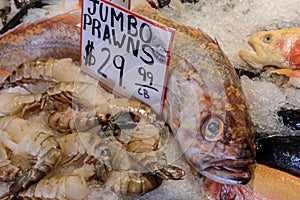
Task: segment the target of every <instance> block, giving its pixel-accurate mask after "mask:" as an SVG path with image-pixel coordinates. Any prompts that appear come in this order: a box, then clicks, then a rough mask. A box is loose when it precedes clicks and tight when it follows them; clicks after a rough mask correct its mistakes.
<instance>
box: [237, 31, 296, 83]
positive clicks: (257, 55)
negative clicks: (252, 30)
mask: <svg viewBox="0 0 300 200" xmlns="http://www.w3.org/2000/svg"><path fill="white" fill-rule="evenodd" d="M248 43H249V45H250V46H251V47H252V48H253V50H254V51H248V50H242V51H240V52H239V55H240V57H241V58H242V59H243V60H244V61H246V62H247V63H248V64H250V65H251V66H253V67H255V68H263V67H265V66H274V67H276V68H280V69H276V70H273V71H272V72H273V73H277V74H284V75H286V76H289V77H290V83H291V84H292V85H294V86H297V87H299V86H300V72H299V69H300V28H299V27H295V28H284V29H278V30H270V31H262V32H258V33H256V34H254V35H252V36H250V37H249V39H248Z"/></svg>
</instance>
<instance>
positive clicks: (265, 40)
mask: <svg viewBox="0 0 300 200" xmlns="http://www.w3.org/2000/svg"><path fill="white" fill-rule="evenodd" d="M263 40H264V42H265V43H270V42H271V41H272V35H266V36H264V39H263Z"/></svg>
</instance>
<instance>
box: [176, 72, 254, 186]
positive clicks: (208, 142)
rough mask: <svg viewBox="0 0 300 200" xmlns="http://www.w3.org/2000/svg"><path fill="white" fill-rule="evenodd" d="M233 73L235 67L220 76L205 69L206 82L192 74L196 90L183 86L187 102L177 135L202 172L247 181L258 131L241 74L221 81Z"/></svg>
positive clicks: (229, 180)
mask: <svg viewBox="0 0 300 200" xmlns="http://www.w3.org/2000/svg"><path fill="white" fill-rule="evenodd" d="M207 71H208V70H207ZM229 73H230V74H232V73H233V71H231V72H229V71H224V73H222V74H219V75H220V77H217V75H216V73H214V72H211V71H210V73H209V72H208V73H205V74H204V76H203V78H204V79H206V80H203V81H202V82H203V83H205V82H206V84H205V85H206V86H204V85H201V86H200V85H197V84H199V82H201V81H199V80H198V81H193V80H192V77H191V78H190V80H189V87H191V88H195V90H194V92H190V91H192V89H189V90H188V89H185V90H182V92H184V95H183V97H182V101H184V103H183V104H184V105H182V106H178V107H181V112H180V120H179V121H180V125H179V126H178V128H177V130H176V134H175V136H176V138H177V141H178V143H179V145H180V147H181V149H182V151H183V154H184V157H185V159H186V160H187V161H188V162H189V163H190V165H191V166H192V167H193V168H195V170H196V171H198V172H199V173H200V174H202V175H204V176H206V177H208V178H209V179H212V180H214V181H216V182H219V183H223V184H238V185H241V184H242V185H244V184H247V183H248V182H249V181H250V180H251V178H252V171H253V167H254V166H255V150H256V147H255V141H254V140H255V133H254V127H253V123H252V120H251V118H250V115H249V110H248V106H247V104H246V100H245V96H244V94H243V92H242V88H241V86H240V83H239V80H238V77H235V76H234V77H229V78H225V79H223V81H220V80H222V77H221V76H226V74H229ZM209 75H211V76H209ZM213 77H215V78H214V79H213ZM226 77H227V76H226ZM180 85H181V86H183V85H184V84H183V83H182V82H181V83H180ZM205 87H206V88H205ZM185 88H186V87H185ZM187 91H188V92H187ZM190 93H193V95H194V96H193V95H191V94H190ZM175 109H176V107H173V110H175ZM173 112H174V111H173ZM173 115H174V114H173ZM172 121H176V120H172ZM173 132H174V131H173Z"/></svg>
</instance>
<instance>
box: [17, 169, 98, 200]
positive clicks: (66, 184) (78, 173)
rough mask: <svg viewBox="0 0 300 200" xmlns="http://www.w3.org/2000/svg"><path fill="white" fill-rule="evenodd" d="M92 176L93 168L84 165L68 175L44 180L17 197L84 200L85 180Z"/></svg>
mask: <svg viewBox="0 0 300 200" xmlns="http://www.w3.org/2000/svg"><path fill="white" fill-rule="evenodd" d="M93 175H94V167H93V166H90V165H84V166H83V167H81V168H79V169H76V170H74V171H73V172H72V173H69V174H62V175H54V176H51V177H48V178H44V179H42V180H40V181H39V182H38V183H37V184H35V185H32V186H31V187H30V188H29V189H28V190H26V191H24V192H22V193H20V194H19V196H22V197H25V198H30V199H35V198H41V199H74V200H81V199H86V198H87V196H88V193H89V188H88V186H87V183H86V180H88V179H89V178H90V177H92V176H93Z"/></svg>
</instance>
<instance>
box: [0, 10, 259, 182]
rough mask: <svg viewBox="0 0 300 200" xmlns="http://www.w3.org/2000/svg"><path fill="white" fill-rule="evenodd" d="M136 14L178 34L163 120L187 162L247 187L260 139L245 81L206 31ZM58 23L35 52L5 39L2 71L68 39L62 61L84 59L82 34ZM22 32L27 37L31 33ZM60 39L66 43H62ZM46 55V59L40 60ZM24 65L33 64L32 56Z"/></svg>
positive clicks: (219, 178) (147, 12) (220, 179)
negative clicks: (77, 55) (81, 55)
mask: <svg viewBox="0 0 300 200" xmlns="http://www.w3.org/2000/svg"><path fill="white" fill-rule="evenodd" d="M134 11H135V12H137V13H139V14H141V15H144V16H146V17H149V18H151V19H152V20H155V21H158V22H160V23H162V24H165V25H167V26H169V27H171V28H174V29H176V33H175V38H174V43H173V46H172V49H171V52H170V55H171V57H170V64H169V72H168V76H169V77H168V83H167V86H166V87H167V93H166V99H165V102H164V108H163V116H164V119H165V120H166V121H167V123H168V124H169V126H170V127H171V129H172V132H173V133H174V135H175V137H176V138H177V140H178V142H179V144H180V146H181V148H182V151H183V154H184V156H185V158H186V160H187V161H188V162H189V163H190V164H191V165H192V166H193V167H194V168H195V169H196V170H197V171H198V172H199V173H201V174H203V175H204V176H207V177H208V178H210V179H212V180H215V181H217V182H220V183H225V184H247V183H248V182H249V181H250V180H251V177H252V172H251V171H252V170H251V169H252V166H253V165H254V164H255V142H254V137H255V134H254V128H253V124H252V121H251V119H250V115H249V112H248V106H247V104H246V100H245V96H244V94H243V92H242V88H241V85H240V80H239V78H238V76H237V74H236V73H235V71H234V68H233V66H232V65H231V63H230V62H229V60H228V59H227V57H226V56H225V55H224V53H223V51H222V50H221V49H220V47H219V46H218V44H217V43H216V42H215V41H214V40H212V39H211V38H210V37H209V36H207V35H206V34H204V33H203V32H202V31H200V30H198V29H194V28H191V27H188V26H184V25H181V24H178V23H176V22H173V21H171V20H170V19H169V18H167V17H165V16H164V15H162V14H161V13H160V12H159V11H158V10H157V9H154V8H151V7H150V6H149V4H142V5H141V6H138V7H136V8H135V9H134ZM43 23H46V22H43ZM56 23H57V24H56ZM56 23H54V24H55V25H54V26H53V27H54V28H51V30H50V31H40V30H45V29H44V28H43V26H40V27H39V28H38V29H37V30H36V32H37V33H39V34H38V38H40V39H41V40H42V41H47V42H45V43H43V42H41V43H40V44H39V45H35V46H34V52H33V49H32V48H31V47H32V46H33V45H32V44H31V43H29V46H28V44H27V43H21V44H20V43H19V42H17V43H16V44H14V43H15V42H14V40H12V39H9V38H17V37H16V36H17V35H18V32H12V33H10V34H8V36H6V37H8V39H3V38H1V39H2V40H1V39H0V50H1V48H4V45H6V46H7V47H6V48H7V49H8V50H7V51H9V53H8V52H7V53H6V54H3V55H4V56H6V57H2V56H1V55H0V58H1V59H0V69H2V70H7V71H9V72H11V71H12V70H13V68H14V65H11V67H12V68H8V67H5V66H7V65H4V64H5V63H8V62H9V63H10V64H11V63H14V64H16V62H14V60H13V59H11V58H10V57H9V55H14V57H16V55H20V57H25V56H23V55H27V52H28V50H29V52H30V50H32V52H31V54H33V53H35V52H38V51H41V52H43V51H44V50H49V48H50V47H52V46H54V47H57V45H60V44H61V41H62V39H63V36H65V37H66V38H67V39H70V38H73V37H74V38H73V40H74V41H73V43H69V42H71V40H70V41H69V40H67V41H68V42H67V43H66V44H68V45H65V46H63V47H61V46H60V48H58V49H59V50H64V49H69V50H70V51H71V52H70V53H68V52H66V54H63V55H64V56H67V55H70V57H72V56H74V54H73V53H75V52H78V53H79V31H80V30H79V29H78V28H77V27H75V26H72V27H71V26H70V27H69V28H70V29H68V30H67V31H66V29H64V27H63V26H60V25H59V22H56ZM49 27H50V26H48V28H49ZM22 30H23V31H25V32H26V30H29V31H30V30H32V28H25V29H22ZM51 32H53V33H51ZM54 33H55V34H54ZM57 34H58V35H59V36H62V37H59V39H57V38H58V37H57ZM71 36H73V37H71ZM35 37H36V35H35V34H27V35H25V36H22V38H24V40H25V41H36V39H35ZM45 38H46V39H45ZM1 41H2V42H1ZM37 41H39V40H37ZM47 44H51V46H47ZM14 48H15V49H17V50H18V52H17V53H15V52H14V51H13V49H14ZM23 49H24V50H23ZM50 49H51V48H50ZM51 53H52V54H51V56H61V51H58V50H57V51H51ZM29 54H30V53H29ZM44 55H45V54H42V53H41V54H40V55H36V56H44ZM47 55H48V54H47ZM49 56H50V55H49ZM44 57H45V56H44ZM25 59H29V56H28V57H26V58H25ZM20 62H21V59H20Z"/></svg>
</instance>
